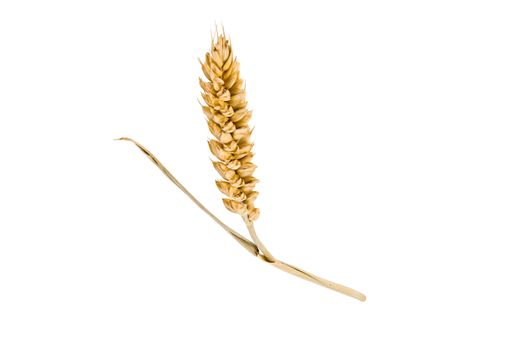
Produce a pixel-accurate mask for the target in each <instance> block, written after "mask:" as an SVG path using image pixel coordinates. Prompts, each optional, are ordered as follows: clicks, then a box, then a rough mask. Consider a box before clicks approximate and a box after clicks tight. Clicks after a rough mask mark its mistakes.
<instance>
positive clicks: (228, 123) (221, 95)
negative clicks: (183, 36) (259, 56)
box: [199, 34, 259, 221]
mask: <svg viewBox="0 0 521 350" xmlns="http://www.w3.org/2000/svg"><path fill="white" fill-rule="evenodd" d="M201 67H202V70H203V73H204V76H205V77H206V79H207V80H208V81H204V80H203V79H199V83H200V85H201V88H202V89H203V91H202V93H201V95H202V97H203V100H204V102H205V103H206V105H205V106H203V111H204V113H205V114H206V117H207V121H208V128H209V129H210V132H211V133H212V135H213V136H214V137H215V139H211V140H210V141H208V145H209V147H210V151H211V152H212V154H213V155H214V156H215V157H216V158H217V159H218V161H215V162H213V165H214V167H215V169H216V170H217V172H218V173H219V174H220V175H221V177H222V178H223V180H218V181H216V184H217V188H219V190H220V191H221V192H222V193H223V194H225V195H226V196H227V197H228V198H224V199H223V202H224V205H225V206H226V208H227V209H228V210H230V211H232V212H234V213H237V214H240V215H242V216H243V217H247V218H248V219H249V220H250V221H254V220H256V219H257V218H258V217H259V209H258V208H255V206H254V201H255V199H256V198H257V195H258V192H256V191H254V187H255V184H256V183H257V182H258V180H257V179H256V178H254V177H253V172H254V171H255V168H256V165H255V164H253V163H252V158H253V153H252V151H251V150H252V148H253V143H252V142H251V140H250V137H251V131H252V130H251V129H250V127H249V126H248V122H249V121H250V119H251V111H250V110H248V109H247V108H246V106H247V101H246V92H245V90H244V87H243V81H242V79H241V78H240V72H239V62H237V59H236V58H235V57H234V56H233V51H232V46H231V43H230V41H229V39H227V38H226V37H225V36H224V35H221V34H220V35H218V36H217V38H216V39H212V45H211V48H210V52H207V53H206V55H205V58H204V62H201Z"/></svg>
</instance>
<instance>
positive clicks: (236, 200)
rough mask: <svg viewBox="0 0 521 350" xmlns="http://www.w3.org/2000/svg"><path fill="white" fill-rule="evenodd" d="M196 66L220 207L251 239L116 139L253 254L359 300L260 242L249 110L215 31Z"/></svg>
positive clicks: (235, 67) (225, 43) (227, 49)
mask: <svg viewBox="0 0 521 350" xmlns="http://www.w3.org/2000/svg"><path fill="white" fill-rule="evenodd" d="M201 66H202V69H203V72H204V75H205V77H206V78H207V79H208V81H204V80H202V79H200V85H201V87H202V89H203V93H202V97H203V100H204V101H205V102H206V105H205V106H203V111H204V112H205V114H206V116H207V121H208V127H209V129H210V132H211V133H212V135H213V136H214V137H215V138H214V139H211V140H210V141H209V142H208V145H209V147H210V151H211V152H212V153H213V155H214V156H215V157H216V158H217V159H218V160H217V161H215V162H213V164H214V168H215V169H216V170H217V172H218V173H219V174H220V175H221V177H222V180H218V181H217V182H216V183H217V187H218V188H219V190H220V191H221V192H222V193H223V194H224V195H226V198H224V199H223V202H224V205H225V207H226V208H227V209H228V210H230V211H231V212H233V213H236V214H239V215H241V217H242V219H243V220H244V222H245V224H246V227H247V229H248V232H249V234H250V236H251V238H252V240H253V242H251V241H250V240H248V239H247V238H245V237H243V236H242V235H240V234H239V233H238V232H237V231H235V230H233V229H232V228H230V227H229V226H227V225H226V224H224V223H223V222H222V221H221V220H220V219H219V218H217V216H215V215H214V214H213V213H212V212H210V211H209V210H208V209H207V208H206V207H205V206H204V205H202V204H201V202H199V201H198V200H197V199H196V198H195V197H194V196H193V195H192V194H191V193H190V192H189V191H188V190H187V189H186V188H185V187H184V186H183V185H182V184H181V183H180V182H179V181H178V180H177V179H176V178H175V177H174V176H173V175H172V173H171V172H170V171H168V169H166V167H164V166H163V164H162V163H161V162H160V161H159V160H158V159H157V158H156V157H155V156H154V155H153V154H152V153H151V152H150V151H148V150H147V149H146V148H145V147H144V146H142V145H141V144H139V143H138V142H136V141H134V140H132V139H130V138H127V137H123V138H120V139H118V140H124V141H130V142H133V143H134V144H135V145H136V146H137V147H138V148H139V149H140V150H141V151H142V152H143V153H144V154H145V155H146V156H147V157H148V158H149V159H150V160H151V161H152V162H153V163H154V164H155V165H156V166H157V167H158V168H159V169H160V170H161V171H162V172H163V174H164V175H165V176H166V177H167V178H168V179H169V180H170V181H172V182H173V183H174V184H175V185H176V186H177V187H178V188H179V189H181V191H182V192H183V193H185V194H186V195H187V196H188V197H189V198H190V199H191V200H192V201H193V202H194V203H195V204H196V205H197V206H198V207H199V208H200V209H201V210H203V211H204V212H205V213H206V214H207V215H208V216H210V218H212V220H214V221H215V222H216V223H217V224H218V225H219V226H221V227H222V228H223V229H224V230H225V231H226V232H228V233H229V234H230V235H231V236H232V237H233V238H234V239H235V240H236V241H237V242H239V243H240V244H241V246H243V247H244V248H245V249H246V250H248V251H249V252H250V253H251V254H253V255H254V256H257V257H259V258H260V259H261V260H262V261H265V262H267V263H269V264H270V265H272V266H274V267H276V268H278V269H280V270H282V271H285V272H287V273H290V274H292V275H295V276H297V277H300V278H302V279H305V280H307V281H310V282H313V283H316V284H318V285H320V286H323V287H326V288H329V289H331V290H334V291H336V292H339V293H342V294H344V295H348V296H350V297H353V298H356V299H358V300H360V301H365V300H366V297H365V295H364V294H362V293H360V292H358V291H356V290H354V289H352V288H349V287H346V286H343V285H341V284H337V283H334V282H331V281H328V280H326V279H324V278H321V277H318V276H316V275H313V274H311V273H309V272H306V271H304V270H302V269H300V268H298V267H295V266H293V265H290V264H287V263H285V262H283V261H281V260H278V259H276V258H275V257H274V256H273V255H272V254H271V253H270V252H269V251H268V250H267V248H266V247H265V246H264V244H263V243H262V242H261V241H260V239H259V237H258V236H257V233H256V232H255V227H254V224H253V222H254V221H255V220H256V219H257V218H258V217H259V213H260V212H259V209H258V208H256V207H255V205H254V202H255V199H256V198H257V195H258V193H257V192H256V191H254V187H255V184H256V183H257V179H255V178H254V177H253V172H254V171H255V168H256V166H255V165H254V164H253V163H252V159H253V153H252V148H253V143H252V142H251V139H250V138H251V129H250V127H249V125H248V122H249V120H250V119H251V111H249V110H248V109H247V108H246V107H247V102H246V94H245V91H244V88H243V81H242V80H241V78H240V74H239V63H238V62H237V60H236V59H235V57H234V56H233V52H232V48H231V44H230V41H229V40H228V39H227V38H225V37H224V35H218V36H217V38H216V39H214V38H212V45H211V48H210V52H208V53H207V54H206V56H205V60H204V62H201Z"/></svg>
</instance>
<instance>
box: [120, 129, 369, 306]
mask: <svg viewBox="0 0 521 350" xmlns="http://www.w3.org/2000/svg"><path fill="white" fill-rule="evenodd" d="M116 140H117V141H120V140H121V141H130V142H132V143H133V144H134V145H136V146H137V147H138V148H139V149H140V150H141V151H142V152H143V153H144V154H145V155H146V156H147V157H148V158H149V159H150V160H151V161H152V163H154V164H155V165H156V166H157V167H158V168H159V170H161V172H162V173H163V174H164V175H165V176H166V177H167V178H168V179H169V180H170V181H172V183H173V184H174V185H176V186H177V187H178V188H179V189H180V190H181V191H182V192H183V193H184V194H186V195H187V196H188V198H190V199H191V200H192V202H194V203H195V204H196V205H197V206H198V207H199V208H200V209H201V210H202V211H203V212H205V213H206V214H207V215H208V216H209V217H210V218H212V220H213V221H215V222H216V223H217V224H218V225H219V226H221V227H222V228H223V229H224V230H225V231H226V232H228V234H230V235H231V236H232V237H233V238H234V239H235V240H236V241H237V242H239V244H241V246H243V247H244V248H245V249H246V250H247V251H249V252H250V253H251V254H252V255H254V256H256V257H258V258H260V259H261V260H262V261H265V262H266V263H268V264H270V265H272V266H274V267H276V268H278V269H280V270H282V271H284V272H287V273H289V274H292V275H294V276H297V277H300V278H302V279H305V280H307V281H310V282H313V283H315V284H318V285H320V286H322V287H325V288H328V289H331V290H334V291H336V292H339V293H342V294H344V295H347V296H350V297H353V298H355V299H358V300H360V301H365V300H366V297H365V295H364V294H362V293H360V292H358V291H356V290H354V289H352V288H349V287H346V286H343V285H341V284H338V283H334V282H331V281H328V280H326V279H324V278H322V277H318V276H315V275H313V274H311V273H309V272H306V271H304V270H302V269H300V268H298V267H295V266H292V265H290V264H287V263H285V262H283V261H280V260H277V259H275V258H274V257H273V255H271V253H270V252H269V251H268V249H266V247H265V246H264V244H262V242H261V241H260V239H259V238H258V236H257V233H256V232H255V228H254V226H253V223H252V222H251V221H250V220H248V218H246V217H243V219H244V222H245V223H246V226H247V228H248V231H249V233H250V236H251V237H252V239H253V241H254V243H253V242H251V241H250V240H248V239H247V238H245V237H243V236H242V235H241V234H240V233H238V232H237V231H235V230H234V229H232V228H231V227H229V226H228V225H226V224H225V223H224V222H222V221H221V220H220V219H219V218H218V217H217V216H215V215H214V214H213V213H212V212H211V211H209V210H208V209H207V208H206V207H205V206H204V205H203V204H202V203H201V202H199V201H198V200H197V198H195V197H194V196H193V195H192V194H191V193H190V192H189V191H188V190H187V189H186V187H184V186H183V185H182V184H181V183H180V182H179V181H178V180H177V179H176V178H175V177H174V176H173V175H172V173H170V171H168V169H167V168H165V166H164V165H163V164H161V162H160V161H159V160H158V159H157V158H156V157H155V156H154V155H153V154H152V153H151V152H150V151H149V150H147V149H146V148H145V147H144V146H142V145H141V144H140V143H138V142H137V141H134V140H133V139H131V138H128V137H122V138H119V139H116Z"/></svg>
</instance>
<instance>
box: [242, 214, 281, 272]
mask: <svg viewBox="0 0 521 350" xmlns="http://www.w3.org/2000/svg"><path fill="white" fill-rule="evenodd" d="M242 219H243V220H244V223H245V224H246V227H247V228H248V232H249V233H250V237H251V239H252V240H253V243H255V245H256V246H257V248H259V250H260V251H261V252H262V254H264V259H265V260H266V261H267V262H270V263H271V262H275V260H276V259H275V257H274V256H273V255H271V253H270V252H269V250H268V248H266V247H265V246H264V244H262V242H261V240H260V239H259V237H258V236H257V232H255V227H254V226H253V222H252V221H250V219H248V215H247V214H246V215H243V217H242Z"/></svg>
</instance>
